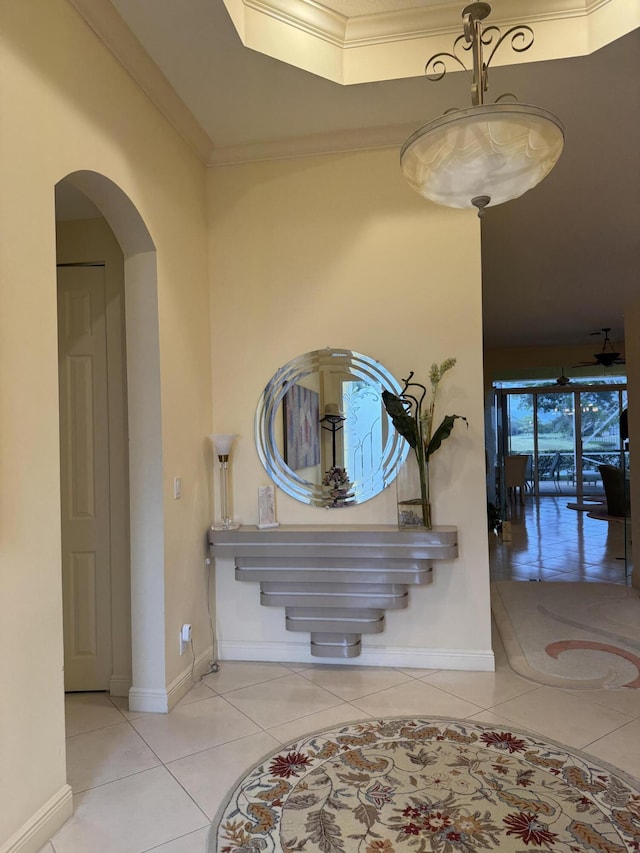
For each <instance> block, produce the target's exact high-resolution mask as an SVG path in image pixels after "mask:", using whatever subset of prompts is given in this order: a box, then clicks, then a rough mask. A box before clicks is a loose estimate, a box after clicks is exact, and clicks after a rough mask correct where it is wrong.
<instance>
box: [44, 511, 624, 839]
mask: <svg viewBox="0 0 640 853" xmlns="http://www.w3.org/2000/svg"><path fill="white" fill-rule="evenodd" d="M565 504H566V498H565V499H556V498H542V499H540V501H539V502H534V501H533V500H532V499H531V498H528V499H527V505H526V507H525V510H524V513H523V512H521V511H520V510H518V515H519V516H520V518H519V520H518V519H517V518H516V517H514V519H513V530H512V534H513V539H512V542H510V543H506V542H503V543H500V542H498V541H497V540H495V541H494V540H492V547H491V564H492V574H493V576H494V577H495V578H500V579H506V578H508V577H514V578H519V579H522V580H525V579H535V580H538V579H540V580H542V579H544V580H554V581H562V580H577V579H580V580H607V581H613V582H618V583H624V582H625V580H624V564H623V563H622V562H621V561H619V560H618V559H617V557H618V556H620V554H619V550H620V545H621V544H622V545H623V544H624V541H623V540H624V536H622V540H621V539H620V531H617V532H616V531H614V532H613V533H612V532H611V531H609V532H608V531H607V528H610V527H613V525H609V524H607V523H606V522H602V521H596V520H593V519H587V518H586V517H585V516H584V515H583V514H582V513H576V512H573V511H571V510H569V511H567V510H566V508H565ZM539 537H541V540H542V545H540V542H539ZM494 650H495V653H496V671H495V672H492V673H488V672H486V673H485V672H458V671H436V670H416V669H373V668H369V667H355V666H348V667H344V666H324V665H312V666H310V665H306V664H305V665H295V664H291V665H285V664H275V663H240V662H223V663H222V664H221V668H220V672H219V673H217V674H215V675H209V676H206V677H205V678H204V679H203V680H202V681H200V682H199V683H197V684H195V685H194V687H193V689H192V690H191V691H190V693H189V694H188V695H187V696H186V697H185V698H184V699H183V700H182V702H180V704H179V705H178V706H177V707H176V708H174V710H173V711H172V712H171V713H170V714H168V715H156V714H142V713H131V712H129V711H128V710H127V707H126V701H125V700H119V699H113V700H112V699H110V697H109V696H107V695H106V694H103V693H88V694H72V695H69V696H68V697H67V737H68V740H67V766H68V778H69V783H70V784H71V786H72V788H73V791H74V804H75V813H74V816H73V817H72V818H71V819H70V820H69V821H67V823H66V824H65V825H64V826H63V827H62V828H61V829H60V830H59V831H58V832H57V833H56V835H55V836H54V837H53V839H52V840H51V841H50V842H49V843H47V844H46V845H45V847H44V848H42V851H41V853H143V851H152V850H153V851H157V853H204V851H205V842H206V836H207V831H208V827H209V824H210V822H211V820H212V818H213V817H214V815H215V813H216V810H217V808H218V805H219V804H220V803H221V801H222V799H223V797H224V795H225V793H226V791H227V790H228V788H229V787H230V786H231V784H232V783H233V782H234V781H235V779H236V778H237V777H238V776H239V775H241V774H242V772H243V771H244V770H245V769H247V768H249V767H250V766H251V765H252V764H253V763H255V762H256V761H257V760H258V759H260V758H261V757H262V756H263V755H264V754H265V753H268V752H270V751H271V750H274V749H277V748H278V746H279V745H280V744H282V743H285V742H287V741H288V740H290V739H292V738H294V737H297V736H298V735H300V734H302V733H305V732H308V731H313V730H314V729H317V728H322V727H325V726H329V725H333V724H339V723H342V722H346V721H349V720H355V719H363V718H367V717H373V718H378V717H381V716H384V715H391V714H425V715H428V714H433V715H436V716H445V715H451V716H454V717H461V718H469V719H476V720H482V721H485V722H496V723H500V724H506V725H509V724H511V725H514V726H516V727H519V728H526V729H531V730H533V731H536V732H539V733H541V734H543V735H546V736H547V737H550V738H552V739H554V740H558V741H561V742H564V743H566V744H568V745H570V746H573V747H577V748H580V749H584V750H586V751H588V752H590V753H592V754H593V755H596V756H598V757H599V758H602V759H604V760H605V761H608V762H610V763H612V764H614V765H616V766H618V767H621V768H623V769H624V770H626V771H627V772H629V773H632V774H633V775H635V776H640V690H623V689H622V690H595V691H584V690H579V691H569V690H558V689H554V688H549V687H543V686H540V685H539V684H536V683H535V682H532V681H528V680H527V679H524V678H522V677H520V676H518V675H516V674H515V673H513V672H512V671H511V670H510V668H509V666H508V663H507V661H506V658H505V655H504V651H503V649H502V646H501V643H500V640H499V637H496V638H495V645H494Z"/></svg>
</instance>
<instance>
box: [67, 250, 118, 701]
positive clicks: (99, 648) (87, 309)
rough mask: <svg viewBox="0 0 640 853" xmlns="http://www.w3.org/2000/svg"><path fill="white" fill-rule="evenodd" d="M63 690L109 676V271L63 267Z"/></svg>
mask: <svg viewBox="0 0 640 853" xmlns="http://www.w3.org/2000/svg"><path fill="white" fill-rule="evenodd" d="M58 356H59V377H60V379H59V382H60V456H61V504H62V587H63V608H64V669H65V679H64V681H65V690H67V691H77V690H83V691H86V690H108V689H109V679H110V676H111V672H112V650H111V649H112V646H111V559H110V550H111V547H110V495H109V416H108V415H109V410H108V407H109V400H108V393H107V332H106V321H105V269H104V266H68V267H65V266H60V267H59V268H58Z"/></svg>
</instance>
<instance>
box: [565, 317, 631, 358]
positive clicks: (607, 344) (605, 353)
mask: <svg viewBox="0 0 640 853" xmlns="http://www.w3.org/2000/svg"><path fill="white" fill-rule="evenodd" d="M610 331H611V327H610V326H609V327H607V328H602V329H600V330H599V331H597V332H590V334H591V335H604V340H603V341H602V349H601V350H600V352H594V354H593V357H594V359H595V361H581V362H580V364H574V367H611V366H612V365H614V364H626V362H625V360H624V358H623V357H622V354H621V353H619V352H616V351H615V350H614V348H613V344H612V343H611V341H610V340H609V332H610Z"/></svg>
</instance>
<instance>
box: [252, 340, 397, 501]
mask: <svg viewBox="0 0 640 853" xmlns="http://www.w3.org/2000/svg"><path fill="white" fill-rule="evenodd" d="M384 390H388V391H391V392H393V393H394V394H399V393H400V385H399V384H398V382H396V380H395V379H394V377H393V376H392V375H391V374H390V373H389V372H388V371H387V370H386V369H385V368H384V367H382V365H381V364H379V362H377V361H375V360H373V359H371V358H369V357H368V356H365V355H361V354H360V353H357V352H352V351H351V350H345V349H329V348H328V349H324V350H315V351H314V352H308V353H305V354H304V355H300V356H298V357H297V358H294V359H292V360H291V361H290V362H289V363H288V364H286V365H285V366H284V367H282V368H280V370H278V372H277V373H276V374H275V376H274V377H273V378H272V379H271V380H270V382H269V383H268V385H267V387H266V388H265V389H264V392H263V393H262V396H261V398H260V401H259V403H258V409H257V412H256V424H255V435H256V447H257V450H258V455H259V456H260V460H261V462H262V464H263V465H264V467H265V469H266V471H267V473H268V474H269V476H270V477H271V479H272V480H273V482H274V483H275V484H276V485H277V486H279V487H280V488H281V489H282V490H283V491H284V492H286V494H288V495H290V496H291V497H293V498H296V500H299V501H302V502H303V503H306V504H312V505H314V506H325V507H336V508H337V507H346V506H350V505H351V504H355V503H362V502H363V501H366V500H369V499H370V498H372V497H374V496H375V495H377V494H378V493H379V492H381V491H382V490H383V489H384V488H385V487H386V486H388V485H389V484H390V483H392V482H393V480H394V479H395V477H396V474H397V472H398V469H399V467H400V465H401V464H402V462H404V460H405V459H406V456H407V453H408V450H409V446H408V444H407V443H406V441H405V440H404V439H403V438H402V437H401V436H400V435H399V434H398V432H397V431H396V430H395V429H394V428H393V425H392V424H391V420H390V418H389V416H388V415H387V413H386V410H385V408H384V404H383V402H382V392H383V391H384Z"/></svg>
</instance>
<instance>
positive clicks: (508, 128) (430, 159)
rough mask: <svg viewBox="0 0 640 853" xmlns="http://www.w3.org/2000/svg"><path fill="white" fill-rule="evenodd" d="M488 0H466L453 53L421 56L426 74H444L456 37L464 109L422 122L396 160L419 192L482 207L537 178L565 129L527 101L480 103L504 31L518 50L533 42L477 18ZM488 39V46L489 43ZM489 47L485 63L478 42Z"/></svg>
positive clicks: (556, 153) (518, 31) (523, 31)
mask: <svg viewBox="0 0 640 853" xmlns="http://www.w3.org/2000/svg"><path fill="white" fill-rule="evenodd" d="M490 12H491V6H490V5H489V4H488V3H471V5H469V6H466V7H465V8H464V9H463V11H462V18H463V21H464V33H463V35H461V36H458V38H457V39H456V41H455V42H454V47H453V50H454V53H438V54H435V55H434V56H432V57H431V59H429V61H428V62H427V65H426V68H425V73H426V75H427V77H428V78H429V79H430V80H441V79H442V78H443V77H444V75H445V74H446V70H447V69H446V60H447V59H449V60H454V62H456V63H458V65H460V66H462V68H465V67H466V66H465V64H464V62H462V60H461V59H460V58H459V57H458V56H456V55H455V50H456V48H457V47H458V46H459V44H460V43H461V42H463V41H464V42H465V44H464V45H463V49H464V50H467V51H469V50H470V51H471V53H472V56H473V82H472V86H471V103H472V106H471V107H469V108H468V109H463V110H454V111H451V112H448V113H446V114H445V115H443V116H441V117H439V118H437V119H434V120H433V121H430V122H428V123H427V124H425V125H423V126H422V127H420V128H419V129H418V130H416V131H415V133H413V134H412V135H411V136H410V137H409V138H408V139H407V141H406V142H405V143H404V145H403V146H402V150H401V152H400V164H401V167H402V170H403V172H404V174H405V177H406V178H407V180H408V182H409V184H410V185H411V186H412V187H413V189H414V190H416V192H418V193H420V194H421V195H423V196H424V197H425V198H428V199H430V200H431V201H434V202H435V203H436V204H442V205H445V206H446V207H457V208H472V207H477V208H478V216H482V215H483V213H484V209H485V208H486V207H489V206H493V205H496V204H502V203H503V202H505V201H510V200H511V199H514V198H518V197H519V196H521V195H523V194H524V193H526V192H527V191H528V190H530V189H532V188H533V187H535V186H536V185H537V184H539V183H540V182H541V181H542V180H543V179H544V178H545V177H546V176H547V175H548V174H549V172H550V171H551V169H552V168H553V167H554V166H555V164H556V162H557V161H558V158H559V157H560V154H561V153H562V147H563V145H564V129H563V127H562V124H561V122H560V120H559V119H558V118H557V116H555V115H553V113H550V112H548V111H547V110H544V109H541V108H540V107H534V106H531V105H530V104H520V103H517V102H516V103H513V102H509V103H505V102H499V103H495V104H485V103H484V93H485V92H486V91H487V69H488V67H489V64H490V63H491V60H492V58H493V56H494V54H495V52H496V50H497V49H498V48H499V47H500V45H501V44H503V42H504V41H505V39H507V38H508V37H511V47H512V49H513V50H514V51H516V52H518V53H523V52H524V51H526V50H528V49H529V48H530V47H531V45H532V44H533V31H532V30H531V28H530V27H528V26H526V25H524V24H520V25H517V26H515V27H511V28H510V29H509V30H508V31H507V32H505V33H504V34H502V33H501V32H500V29H499V28H498V27H495V26H490V27H486V28H485V29H484V32H483V28H482V21H483V20H484V19H485V18H486V17H487V16H488V15H489V14H490ZM494 41H495V45H494ZM485 45H486V46H488V47H491V48H492V49H491V53H490V55H489V58H488V60H487V62H486V63H485V62H484V60H483V46H485Z"/></svg>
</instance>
